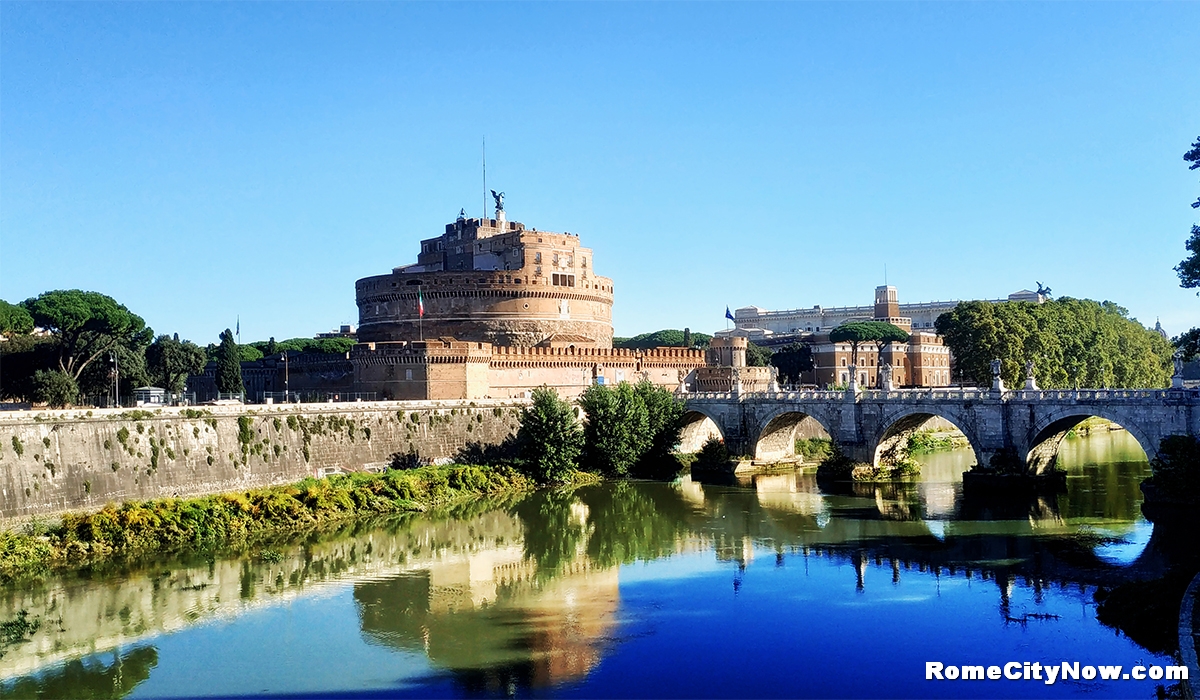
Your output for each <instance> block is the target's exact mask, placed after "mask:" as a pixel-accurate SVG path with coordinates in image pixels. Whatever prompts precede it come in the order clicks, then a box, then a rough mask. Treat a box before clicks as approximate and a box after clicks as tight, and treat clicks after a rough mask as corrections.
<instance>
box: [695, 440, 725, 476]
mask: <svg viewBox="0 0 1200 700" xmlns="http://www.w3.org/2000/svg"><path fill="white" fill-rule="evenodd" d="M692 468H693V469H698V470H706V471H715V470H722V469H728V468H729V449H728V448H727V447H725V441H724V440H722V439H721V438H719V437H710V438H709V439H707V440H705V441H704V444H703V445H701V447H700V451H699V452H697V453H696V460H695V461H694V462H692Z"/></svg>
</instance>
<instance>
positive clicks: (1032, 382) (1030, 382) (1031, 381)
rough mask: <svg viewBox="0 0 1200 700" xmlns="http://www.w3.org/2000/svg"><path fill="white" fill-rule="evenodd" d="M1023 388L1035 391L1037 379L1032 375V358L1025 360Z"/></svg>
mask: <svg viewBox="0 0 1200 700" xmlns="http://www.w3.org/2000/svg"><path fill="white" fill-rule="evenodd" d="M1025 388H1026V389H1027V390H1029V391H1037V388H1038V385H1037V379H1036V378H1034V376H1033V360H1026V361H1025Z"/></svg>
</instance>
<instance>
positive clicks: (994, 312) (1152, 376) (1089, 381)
mask: <svg viewBox="0 0 1200 700" xmlns="http://www.w3.org/2000/svg"><path fill="white" fill-rule="evenodd" d="M935 325H936V326H937V330H938V332H939V333H940V334H941V335H942V337H943V339H944V340H945V342H946V345H948V346H949V347H950V350H951V352H952V353H953V354H954V358H955V362H956V364H957V366H958V368H959V371H960V372H961V373H962V376H963V377H964V379H965V380H967V381H970V382H974V383H976V384H978V385H980V386H986V385H988V384H989V383H990V382H991V368H990V363H991V361H992V359H993V358H995V359H999V360H1000V366H1001V372H1000V374H1001V377H1002V378H1003V379H1004V381H1005V382H1006V383H1007V384H1008V385H1009V386H1017V385H1019V384H1020V383H1021V382H1023V381H1024V379H1025V362H1026V361H1027V360H1033V361H1034V374H1035V377H1036V378H1037V381H1038V384H1039V386H1042V387H1044V388H1048V389H1054V388H1068V387H1072V386H1083V387H1093V388H1101V387H1110V388H1146V387H1160V386H1165V385H1166V383H1167V380H1168V378H1169V377H1170V374H1171V354H1172V348H1171V345H1170V343H1168V342H1167V341H1166V340H1165V339H1163V338H1162V336H1160V335H1158V334H1157V333H1155V332H1154V331H1151V330H1149V329H1147V328H1145V327H1143V326H1142V325H1141V324H1140V323H1138V322H1137V321H1136V320H1134V319H1131V318H1129V315H1128V311H1126V310H1125V309H1124V308H1122V307H1120V306H1118V305H1116V304H1113V303H1112V302H1107V301H1106V302H1096V301H1091V300H1088V299H1072V298H1070V297H1061V298H1059V299H1054V300H1051V301H1047V302H1045V303H1042V304H1035V303H1032V302H1002V303H999V304H992V303H991V302H986V301H971V302H963V303H962V304H959V305H958V306H957V307H955V308H954V310H953V311H950V312H948V313H945V314H942V315H941V316H940V317H939V318H938V320H937V323H936V324H935Z"/></svg>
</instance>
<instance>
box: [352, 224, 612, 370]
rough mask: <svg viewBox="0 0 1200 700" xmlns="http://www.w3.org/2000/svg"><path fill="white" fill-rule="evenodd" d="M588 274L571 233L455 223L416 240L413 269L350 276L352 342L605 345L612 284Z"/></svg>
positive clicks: (585, 252) (588, 264)
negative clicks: (354, 313) (354, 314)
mask: <svg viewBox="0 0 1200 700" xmlns="http://www.w3.org/2000/svg"><path fill="white" fill-rule="evenodd" d="M592 268H593V264H592V251H591V250H590V249H588V248H582V247H580V245H579V238H578V237H577V236H573V235H571V234H567V233H550V232H543V231H527V230H525V228H524V226H522V225H521V224H519V223H515V222H506V221H504V220H496V219H483V220H480V219H460V220H459V221H457V222H456V223H454V224H450V225H448V226H447V227H446V233H445V234H443V235H442V236H439V237H437V238H432V239H427V240H424V241H422V243H421V254H420V256H419V257H418V262H417V264H415V265H407V266H403V267H398V268H395V269H393V270H392V272H391V274H387V275H378V276H375V277H366V278H363V279H360V280H358V282H357V283H356V284H355V296H356V300H357V303H358V313H359V327H358V340H359V342H363V343H372V342H388V341H400V340H417V339H418V338H419V337H422V336H423V337H425V338H440V337H452V338H455V339H456V340H461V341H474V342H487V343H492V344H494V345H515V346H526V347H528V346H533V345H537V344H539V343H542V342H543V341H546V340H549V339H551V338H552V337H554V336H559V338H558V340H560V341H563V342H568V343H572V344H575V345H578V346H581V347H598V348H609V347H612V336H613V329H612V304H613V287H612V280H611V279H609V278H607V277H599V276H596V275H594V274H592ZM422 305H423V307H424V316H423V318H422V317H421V316H420V312H419V308H420V306H422Z"/></svg>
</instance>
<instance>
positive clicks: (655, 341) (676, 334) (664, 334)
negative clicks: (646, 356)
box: [613, 328, 712, 350]
mask: <svg viewBox="0 0 1200 700" xmlns="http://www.w3.org/2000/svg"><path fill="white" fill-rule="evenodd" d="M685 330H686V329H685ZM688 333H690V335H691V345H686V346H685V347H689V348H690V347H698V348H706V347H708V343H709V341H710V340H712V336H711V335H708V334H705V333H691V332H690V331H688ZM684 336H685V332H684V331H681V330H676V329H674V328H664V329H662V330H659V331H654V332H653V333H642V334H641V335H635V336H633V337H632V338H613V347H614V348H626V349H629V350H647V349H649V348H677V347H680V346H684V340H685V338H684Z"/></svg>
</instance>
